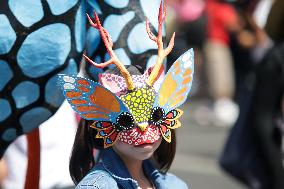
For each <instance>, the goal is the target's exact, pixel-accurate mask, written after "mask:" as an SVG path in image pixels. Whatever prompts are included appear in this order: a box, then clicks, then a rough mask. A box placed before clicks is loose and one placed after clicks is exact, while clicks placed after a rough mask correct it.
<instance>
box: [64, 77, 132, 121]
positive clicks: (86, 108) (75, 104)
mask: <svg viewBox="0 0 284 189" xmlns="http://www.w3.org/2000/svg"><path fill="white" fill-rule="evenodd" d="M59 83H60V86H61V88H62V90H63V93H64V96H65V97H66V99H67V100H68V102H69V103H70V104H71V106H72V108H73V109H74V110H75V111H76V112H77V113H78V114H79V115H80V116H81V117H82V118H84V119H87V120H94V121H111V122H113V123H115V122H116V118H117V117H118V116H119V115H120V114H121V113H122V112H129V110H128V108H127V107H126V106H125V105H124V104H123V102H122V101H121V100H120V99H119V98H118V97H117V96H116V95H115V94H113V93H112V92H111V91H109V90H108V89H106V88H105V87H103V86H101V85H100V84H99V83H95V82H93V81H91V80H89V79H86V78H81V77H76V76H68V75H59Z"/></svg>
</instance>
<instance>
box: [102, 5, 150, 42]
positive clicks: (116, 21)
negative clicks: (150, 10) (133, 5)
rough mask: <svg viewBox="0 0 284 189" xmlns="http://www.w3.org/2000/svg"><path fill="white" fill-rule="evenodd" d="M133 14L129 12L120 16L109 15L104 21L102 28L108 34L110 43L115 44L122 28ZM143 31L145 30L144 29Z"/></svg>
mask: <svg viewBox="0 0 284 189" xmlns="http://www.w3.org/2000/svg"><path fill="white" fill-rule="evenodd" d="M134 16H135V13H134V12H133V11H129V12H127V13H125V14H122V15H113V14H112V15H109V16H108V17H106V19H105V21H104V28H105V29H106V30H107V31H108V32H109V34H110V36H111V38H112V41H113V42H114V43H115V42H116V41H117V39H118V37H119V35H120V33H121V30H122V29H123V28H124V26H125V25H126V24H127V23H128V22H129V21H130V20H132V19H133V18H134ZM144 29H145V28H144Z"/></svg>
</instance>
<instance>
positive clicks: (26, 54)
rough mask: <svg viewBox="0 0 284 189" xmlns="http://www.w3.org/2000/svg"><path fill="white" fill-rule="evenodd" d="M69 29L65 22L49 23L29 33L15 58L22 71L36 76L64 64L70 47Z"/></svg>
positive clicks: (33, 76) (30, 75)
mask: <svg viewBox="0 0 284 189" xmlns="http://www.w3.org/2000/svg"><path fill="white" fill-rule="evenodd" d="M70 35H71V34H70V29H69V27H68V26H67V25H65V24H60V23H56V24H50V25H47V26H44V27H42V28H40V29H38V30H36V31H35V32H33V33H31V34H30V35H29V36H28V37H27V38H26V39H25V41H24V42H23V45H22V46H21V48H20V50H19V52H18V55H17V60H18V64H19V66H20V68H21V69H22V71H23V73H24V74H25V75H27V76H29V77H32V78H36V77H40V76H44V75H46V74H48V73H49V72H51V71H53V70H54V69H56V68H58V67H60V66H61V65H62V64H64V62H65V60H66V58H67V56H68V54H69V52H70V49H71V36H70Z"/></svg>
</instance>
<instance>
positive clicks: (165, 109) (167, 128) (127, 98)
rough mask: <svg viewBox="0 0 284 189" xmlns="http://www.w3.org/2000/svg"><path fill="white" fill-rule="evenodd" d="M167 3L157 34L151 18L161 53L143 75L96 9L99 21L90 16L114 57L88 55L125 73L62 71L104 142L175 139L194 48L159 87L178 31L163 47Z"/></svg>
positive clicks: (69, 93)
mask: <svg viewBox="0 0 284 189" xmlns="http://www.w3.org/2000/svg"><path fill="white" fill-rule="evenodd" d="M165 8H166V7H165V5H163V4H162V2H161V4H160V8H159V16H158V21H159V27H158V34H157V36H155V35H154V34H153V33H152V32H151V31H150V26H149V21H148V19H146V30H147V33H148V35H149V38H150V39H151V40H153V41H154V42H155V43H157V46H158V59H157V62H156V64H155V66H154V68H153V70H152V71H151V73H149V72H150V71H149V70H147V71H146V72H145V73H144V74H143V75H130V73H129V72H128V71H127V69H126V68H125V66H124V65H123V64H122V63H121V62H120V61H119V60H118V58H117V57H116V55H115V54H114V52H113V50H112V46H113V44H112V40H111V38H110V35H109V34H108V32H107V31H106V30H105V29H104V28H103V27H102V25H101V23H100V20H99V18H98V16H97V14H96V13H94V18H95V21H96V22H93V21H92V19H91V18H90V17H89V15H87V16H88V19H89V22H90V24H91V25H92V26H93V27H94V28H97V29H98V30H99V32H100V35H101V38H102V40H103V41H104V43H105V46H106V48H107V50H108V53H109V54H110V57H111V59H110V60H108V61H107V62H104V63H100V64H97V63H95V62H93V61H92V60H90V59H89V58H88V57H87V56H85V58H86V60H87V61H88V62H90V63H92V64H93V65H94V66H96V67H99V68H103V67H105V66H108V65H110V64H115V65H116V66H117V68H118V70H119V71H120V73H121V76H119V75H115V74H102V75H101V76H100V83H97V82H93V81H92V80H89V79H86V78H82V77H77V76H68V75H60V76H59V83H60V86H61V88H62V90H63V93H64V96H65V97H66V99H67V100H68V102H69V103H70V104H71V106H72V108H73V109H74V110H75V111H76V112H77V113H78V114H79V115H80V116H81V117H82V118H84V119H86V120H92V121H94V123H93V124H92V125H91V127H92V128H94V129H97V131H98V133H97V135H96V137H97V138H103V140H104V148H107V147H110V146H112V145H113V144H114V143H115V142H116V141H117V140H120V141H122V142H125V143H127V144H130V145H135V146H137V145H141V144H145V143H153V142H155V141H157V140H158V139H159V138H160V137H163V138H164V139H165V140H166V141H167V142H171V130H172V129H176V128H179V127H180V126H181V123H180V121H179V120H178V118H179V117H180V116H181V115H182V114H183V112H182V110H180V109H178V107H179V106H180V105H182V104H183V103H184V102H185V101H186V99H187V96H188V94H189V91H190V88H191V85H192V79H193V70H194V54H193V50H192V49H190V50H188V51H187V52H185V53H184V54H183V55H181V56H180V57H179V58H178V59H177V60H176V62H175V63H174V64H173V65H172V66H171V68H170V69H169V71H168V72H167V74H166V75H165V77H164V79H163V81H162V83H161V86H160V88H159V89H158V90H155V88H154V84H155V82H156V81H157V79H158V77H159V75H160V71H161V67H162V63H163V60H164V58H165V57H166V56H167V55H168V54H169V53H170V51H171V50H172V48H173V45H174V37H175V33H174V34H173V35H172V38H171V40H170V42H169V45H168V47H167V48H165V49H163V41H162V23H163V21H164V19H165V16H166V10H165Z"/></svg>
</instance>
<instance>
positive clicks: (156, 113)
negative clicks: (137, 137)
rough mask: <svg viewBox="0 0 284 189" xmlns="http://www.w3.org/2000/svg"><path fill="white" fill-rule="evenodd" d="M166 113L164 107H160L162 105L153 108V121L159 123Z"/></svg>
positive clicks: (155, 123)
mask: <svg viewBox="0 0 284 189" xmlns="http://www.w3.org/2000/svg"><path fill="white" fill-rule="evenodd" d="M164 115H165V111H164V109H163V108H160V107H155V108H153V110H152V113H151V122H152V123H153V124H154V125H159V124H160V123H161V121H162V119H163V118H164Z"/></svg>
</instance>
